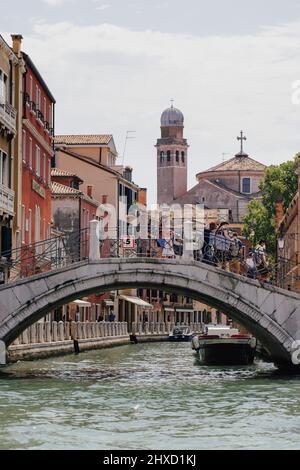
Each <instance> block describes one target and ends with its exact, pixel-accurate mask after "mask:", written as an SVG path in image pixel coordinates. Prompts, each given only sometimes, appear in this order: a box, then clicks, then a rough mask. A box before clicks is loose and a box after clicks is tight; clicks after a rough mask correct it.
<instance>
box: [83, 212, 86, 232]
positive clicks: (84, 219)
mask: <svg viewBox="0 0 300 470" xmlns="http://www.w3.org/2000/svg"><path fill="white" fill-rule="evenodd" d="M82 220H83V228H86V210H85V209H83V210H82Z"/></svg>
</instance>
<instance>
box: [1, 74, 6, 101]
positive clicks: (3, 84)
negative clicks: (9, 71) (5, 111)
mask: <svg viewBox="0 0 300 470" xmlns="http://www.w3.org/2000/svg"><path fill="white" fill-rule="evenodd" d="M1 98H2V99H1ZM6 100H7V75H5V73H4V72H2V70H0V102H1V101H2V102H6Z"/></svg>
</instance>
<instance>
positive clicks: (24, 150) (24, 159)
mask: <svg viewBox="0 0 300 470" xmlns="http://www.w3.org/2000/svg"><path fill="white" fill-rule="evenodd" d="M22 159H23V162H26V132H25V131H24V130H23V140H22Z"/></svg>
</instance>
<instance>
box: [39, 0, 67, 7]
mask: <svg viewBox="0 0 300 470" xmlns="http://www.w3.org/2000/svg"><path fill="white" fill-rule="evenodd" d="M67 1H69V0H43V2H44V3H47V4H48V5H50V6H51V7H60V6H62V5H63V4H64V3H66V2H67Z"/></svg>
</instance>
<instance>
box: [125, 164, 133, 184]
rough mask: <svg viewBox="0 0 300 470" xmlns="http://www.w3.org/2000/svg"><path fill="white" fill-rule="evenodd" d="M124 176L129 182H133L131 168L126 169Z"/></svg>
mask: <svg viewBox="0 0 300 470" xmlns="http://www.w3.org/2000/svg"><path fill="white" fill-rule="evenodd" d="M123 176H124V178H125V179H126V180H127V181H130V182H131V181H132V168H131V167H130V166H126V167H125V170H124V175H123Z"/></svg>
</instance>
